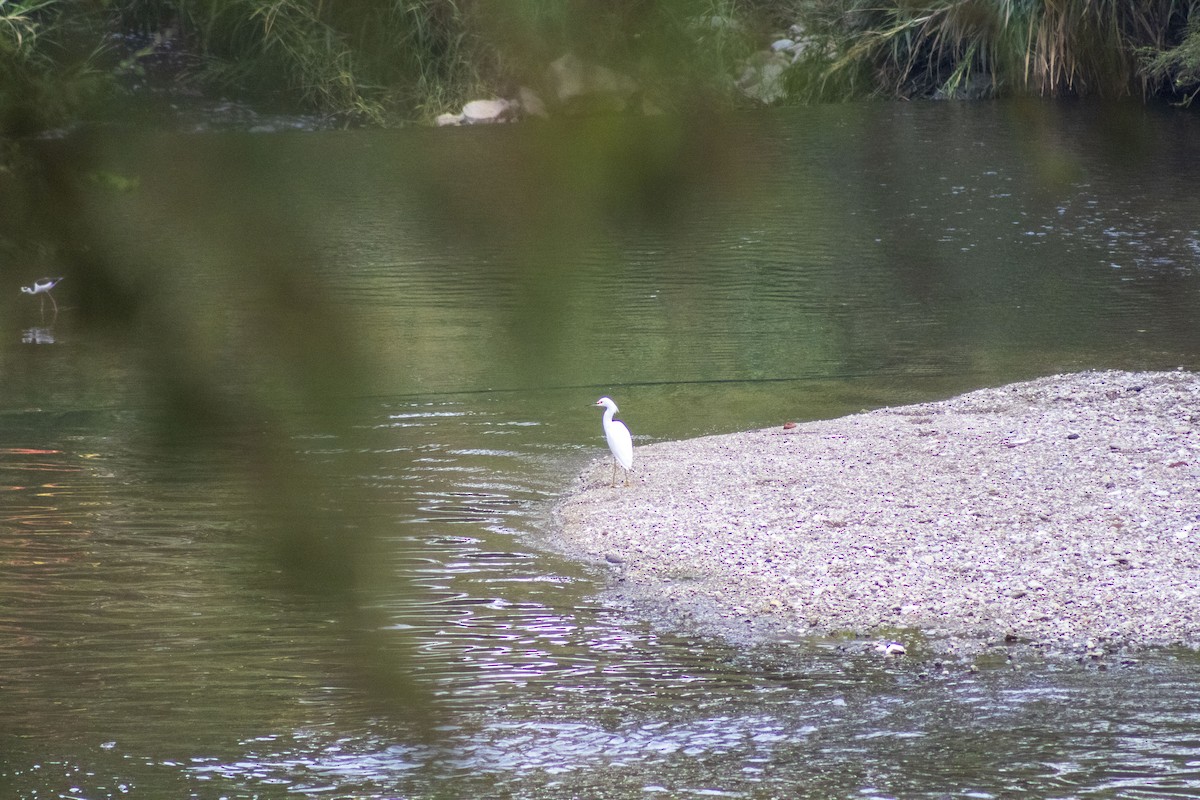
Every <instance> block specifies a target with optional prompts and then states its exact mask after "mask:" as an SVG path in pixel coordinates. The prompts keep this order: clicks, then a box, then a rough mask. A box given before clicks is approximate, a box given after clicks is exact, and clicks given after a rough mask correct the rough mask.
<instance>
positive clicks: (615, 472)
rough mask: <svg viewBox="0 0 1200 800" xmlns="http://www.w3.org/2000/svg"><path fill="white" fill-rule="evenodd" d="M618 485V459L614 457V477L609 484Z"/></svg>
mask: <svg viewBox="0 0 1200 800" xmlns="http://www.w3.org/2000/svg"><path fill="white" fill-rule="evenodd" d="M616 485H617V460H616V459H615V458H614V459H613V477H612V483H610V484H609V486H616Z"/></svg>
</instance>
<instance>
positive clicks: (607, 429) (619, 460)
mask: <svg viewBox="0 0 1200 800" xmlns="http://www.w3.org/2000/svg"><path fill="white" fill-rule="evenodd" d="M596 405H598V406H601V407H603V408H604V438H605V439H607V440H608V449H609V450H611V451H612V454H613V477H612V485H613V486H616V485H617V467H618V466H620V467H621V468H622V469H624V470H625V485H626V486H628V485H629V472H630V470H632V469H633V437H632V436H630V435H629V428H626V427H625V423H624V422H621V420H619V419H613V414H615V413H617V404H616V403H614V402H613V401H612V398H611V397H601V398H600V399H599V400H597V401H596Z"/></svg>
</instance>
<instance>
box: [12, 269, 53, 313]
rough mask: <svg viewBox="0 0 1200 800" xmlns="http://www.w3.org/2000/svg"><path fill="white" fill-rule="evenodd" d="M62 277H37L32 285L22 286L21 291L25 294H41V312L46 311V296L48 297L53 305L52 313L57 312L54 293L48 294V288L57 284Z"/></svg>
mask: <svg viewBox="0 0 1200 800" xmlns="http://www.w3.org/2000/svg"><path fill="white" fill-rule="evenodd" d="M61 280H62V278H38V279H37V280H36V281H34V282H33V285H32V286H22V287H21V291H22V292H24V293H25V294H40V295H43V297H42V298H41V301H42V313H43V314H44V313H45V312H46V298H47V297H49V298H50V302H51V303H52V304H53V305H54V313H55V314H58V302H57V301H56V300H55V299H54V295H52V294H50V290H51V289H53V288H54V287H55V286H58V284H59V282H60V281H61Z"/></svg>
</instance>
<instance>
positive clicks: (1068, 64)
mask: <svg viewBox="0 0 1200 800" xmlns="http://www.w3.org/2000/svg"><path fill="white" fill-rule="evenodd" d="M1198 8H1200V0H1146V2H1140V3H1127V2H1123V1H1122V0H1060V1H1059V2H1050V0H986V1H985V0H923V1H922V2H912V0H665V1H664V2H660V3H652V4H635V5H612V4H596V3H588V2H560V1H552V0H504V1H503V2H501V1H500V0H358V1H357V2H332V0H268V2H263V0H109V1H108V2H105V3H100V4H97V3H94V2H85V0H26V2H18V3H13V2H9V3H5V4H0V126H2V130H3V131H5V132H10V133H11V132H14V131H23V130H38V129H45V128H47V127H53V126H56V125H60V124H64V123H65V122H68V121H70V120H71V119H73V118H86V117H87V116H88V114H89V113H90V111H91V110H92V109H94V108H95V107H96V105H97V104H98V103H99V102H101V101H103V100H104V99H105V98H106V97H108V98H111V97H115V96H118V95H120V94H121V93H122V92H124V93H126V94H128V93H131V92H136V91H137V90H140V89H144V88H145V87H146V86H147V85H148V84H150V83H152V82H153V80H154V79H157V81H158V83H157V85H158V86H160V87H162V86H166V87H169V88H172V89H178V88H179V87H180V86H186V87H187V88H188V89H189V90H191V91H198V92H202V93H207V94H210V95H221V96H227V97H238V98H242V99H247V100H250V101H252V102H253V101H258V102H273V103H275V104H276V105H278V106H281V107H283V108H290V109H294V110H296V111H305V112H316V113H321V114H326V115H330V116H333V117H336V118H338V119H340V120H343V121H345V122H347V123H364V124H391V123H398V122H404V121H412V120H422V119H424V120H428V119H431V118H432V117H433V116H435V115H436V114H437V113H438V112H440V111H444V110H447V109H450V108H455V107H457V106H459V105H461V103H462V102H463V101H465V100H468V99H473V98H477V97H487V96H494V95H507V96H511V94H512V92H513V91H514V90H515V89H516V88H517V87H518V86H521V85H531V86H534V88H537V85H538V81H539V80H542V79H545V77H546V70H547V65H548V64H550V63H551V62H552V61H553V60H554V59H556V58H558V57H559V56H561V55H562V54H564V53H567V52H570V53H574V54H575V55H577V56H578V57H579V58H581V59H583V61H585V62H587V63H594V64H600V65H604V66H607V67H610V68H612V69H615V70H617V71H619V72H620V73H622V74H625V75H630V76H632V77H633V78H634V79H635V80H636V81H637V83H638V85H639V87H641V89H642V91H643V92H644V93H645V94H646V95H647V96H648V97H650V98H652V100H653V101H654V105H657V106H659V107H666V108H670V107H672V106H683V107H686V106H687V105H689V103H690V102H691V100H692V99H694V98H695V97H697V96H703V97H705V98H709V99H712V98H716V99H717V101H718V102H725V103H737V102H748V101H746V100H745V98H743V97H741V96H740V94H739V91H738V88H737V86H736V85H735V78H736V77H737V76H738V75H739V73H741V72H742V71H743V70H744V69H745V68H746V59H747V57H748V56H750V55H751V54H752V53H753V52H754V51H755V50H762V49H764V48H765V46H766V45H767V43H769V42H770V41H771V39H772V38H773V37H775V36H777V35H780V34H782V33H783V32H784V31H787V30H788V28H789V27H791V26H792V25H793V24H794V25H796V26H797V30H799V31H800V32H801V34H802V35H807V36H808V37H809V38H810V40H811V41H812V42H816V43H818V46H809V47H808V48H807V49H805V50H804V52H803V53H801V54H800V55H799V56H797V57H796V58H795V59H794V62H793V63H791V64H789V65H788V67H787V70H786V73H785V75H784V86H785V87H786V89H787V90H788V91H787V95H786V97H785V98H784V102H805V101H809V102H811V101H829V100H842V99H848V98H854V97H866V96H884V97H903V98H916V97H942V98H970V97H988V96H1002V95H1016V94H1026V95H1043V96H1067V95H1080V96H1082V95H1100V96H1121V95H1126V94H1142V95H1161V96H1166V97H1168V98H1170V99H1176V100H1183V101H1185V102H1186V101H1190V99H1191V98H1192V97H1193V96H1194V95H1195V93H1196V91H1197V88H1198V87H1200V13H1197V9H1198ZM141 78H146V80H140V79H141ZM135 79H137V80H135Z"/></svg>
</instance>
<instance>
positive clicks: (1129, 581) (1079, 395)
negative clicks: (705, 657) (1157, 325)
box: [555, 372, 1200, 657]
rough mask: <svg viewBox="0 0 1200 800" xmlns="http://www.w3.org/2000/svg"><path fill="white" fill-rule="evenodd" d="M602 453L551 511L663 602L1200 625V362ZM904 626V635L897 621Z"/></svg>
mask: <svg viewBox="0 0 1200 800" xmlns="http://www.w3.org/2000/svg"><path fill="white" fill-rule="evenodd" d="M635 458H636V462H635V473H634V482H633V483H634V485H633V486H632V487H631V488H624V487H621V486H618V487H616V488H611V487H610V486H609V478H610V469H611V467H610V462H609V460H608V459H602V460H598V461H597V462H596V463H594V464H593V465H591V467H589V468H588V469H587V470H585V471H584V473H583V474H582V475H581V476H580V479H579V481H578V483H577V485H576V487H575V488H574V489H573V491H572V492H571V493H570V494H569V496H568V497H566V498H565V499H564V500H563V501H562V502H561V503H560V504H559V506H558V507H557V508H556V510H555V519H556V526H555V528H556V533H555V536H556V539H557V543H558V545H559V546H560V548H561V549H564V550H566V551H567V552H569V553H571V554H574V555H576V556H580V557H583V558H586V559H592V560H595V561H596V562H598V563H604V564H606V565H607V566H608V568H609V569H610V570H611V572H612V575H613V582H612V586H613V587H614V589H615V590H616V591H618V592H619V593H620V594H621V596H622V597H624V598H625V599H627V600H629V601H631V602H633V603H634V604H635V605H637V606H638V607H639V608H640V609H641V610H643V611H645V612H648V613H650V614H652V615H653V616H655V617H657V618H659V619H660V620H665V621H667V622H669V623H671V624H675V625H679V626H682V627H698V628H700V629H705V630H708V631H709V632H719V633H722V634H725V635H728V636H730V637H732V638H735V639H737V638H743V637H745V636H748V635H754V636H759V637H761V636H784V637H793V636H812V635H845V634H848V633H849V634H852V635H858V636H862V637H872V636H885V635H886V636H889V637H897V638H902V637H904V636H908V637H909V640H910V641H911V640H915V639H920V640H921V641H923V642H925V643H926V644H928V645H929V646H930V647H931V649H933V650H940V651H945V650H960V651H961V649H962V648H964V646H965V647H967V648H969V647H970V646H972V645H979V644H980V643H988V642H991V643H995V642H1004V641H1008V642H1020V643H1026V644H1029V645H1032V646H1035V647H1044V648H1046V649H1047V651H1077V650H1080V649H1082V650H1083V651H1085V652H1088V653H1091V654H1093V657H1099V655H1098V654H1103V653H1104V652H1106V651H1107V650H1112V649H1114V648H1128V647H1140V646H1146V645H1169V644H1174V643H1185V644H1190V645H1193V646H1194V645H1195V644H1196V643H1197V642H1200V375H1197V374H1194V373H1186V372H1168V373H1127V372H1089V373H1081V374H1075V375H1057V376H1053V377H1049V378H1043V379H1039V380H1035V381H1031V382H1027V383H1020V384H1014V385H1010V386H1003V387H1000V388H994V389H984V390H981V391H976V392H971V393H969V394H966V395H963V396H961V397H957V398H954V399H951V400H947V401H944V402H936V403H925V404H920V405H914V406H906V407H902V408H882V409H878V410H875V411H871V412H867V413H862V414H855V415H852V416H848V417H843V418H841V419H834V420H827V421H819V422H810V423H805V424H800V425H796V426H790V427H788V428H784V427H782V426H781V427H778V428H774V429H767V430H760V431H751V432H747V433H736V434H731V435H726V436H711V437H705V438H700V439H694V440H688V441H682V442H668V443H662V444H655V445H650V446H646V447H641V448H638V450H637V452H636V457H635ZM898 632H900V633H899V634H898Z"/></svg>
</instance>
